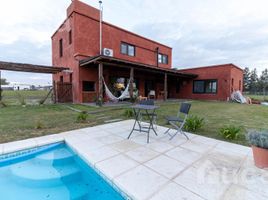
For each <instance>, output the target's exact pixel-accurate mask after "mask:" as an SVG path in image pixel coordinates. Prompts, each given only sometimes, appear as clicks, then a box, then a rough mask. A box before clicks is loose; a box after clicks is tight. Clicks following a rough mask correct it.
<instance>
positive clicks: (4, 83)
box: [0, 78, 9, 85]
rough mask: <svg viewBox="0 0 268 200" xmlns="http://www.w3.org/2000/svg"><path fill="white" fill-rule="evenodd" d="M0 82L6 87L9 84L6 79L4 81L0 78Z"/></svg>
mask: <svg viewBox="0 0 268 200" xmlns="http://www.w3.org/2000/svg"><path fill="white" fill-rule="evenodd" d="M0 81H1V85H8V84H9V82H7V79H5V78H1V79H0Z"/></svg>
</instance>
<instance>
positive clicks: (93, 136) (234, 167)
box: [0, 120, 268, 200]
mask: <svg viewBox="0 0 268 200" xmlns="http://www.w3.org/2000/svg"><path fill="white" fill-rule="evenodd" d="M133 123H134V121H133V120H126V121H121V122H115V123H110V124H105V125H99V126H95V127H88V128H83V129H79V130H72V131H68V132H64V133H60V134H54V135H49V136H43V137H37V138H33V139H28V140H22V141H17V142H11V143H5V144H0V154H3V153H8V152H14V151H19V150H24V149H28V148H32V147H37V146H41V145H45V144H50V143H55V142H59V141H65V142H66V143H67V144H68V145H69V146H70V147H71V148H72V149H73V150H74V151H75V152H77V153H78V155H79V156H81V157H82V158H83V159H84V160H85V161H86V162H87V163H88V164H89V165H90V166H92V167H93V168H95V169H96V171H99V172H101V174H102V175H103V176H104V177H107V178H108V182H110V183H112V184H114V185H116V186H117V187H119V188H120V189H122V190H123V191H124V192H125V193H127V194H128V195H129V196H130V197H131V198H133V199H137V200H140V199H141V200H149V199H150V200H158V199H163V200H164V199H165V200H166V199H167V200H168V199H176V200H185V199H186V200H188V199H189V200H202V199H203V200H204V199H205V200H229V199H230V200H232V199H238V200H244V199H246V200H247V199H249V200H251V199H258V200H263V199H268V190H267V188H268V169H258V168H256V167H255V166H254V162H253V157H252V153H251V148H249V147H244V146H241V145H236V144H231V143H228V142H223V141H219V140H215V139H210V138H206V137H203V136H199V135H194V134H191V133H187V135H188V136H189V137H190V140H187V139H186V138H185V137H184V136H183V135H180V134H178V135H177V136H176V137H175V138H174V139H173V140H169V136H168V135H164V134H163V133H164V131H165V130H166V128H165V127H161V126H158V127H157V132H158V135H159V136H158V137H157V136H155V135H154V133H153V132H151V133H150V143H149V144H147V134H141V133H138V132H137V133H133V135H132V136H131V138H130V139H129V140H128V139H126V138H127V136H128V135H129V133H130V131H131V129H132V126H133Z"/></svg>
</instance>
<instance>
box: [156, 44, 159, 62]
mask: <svg viewBox="0 0 268 200" xmlns="http://www.w3.org/2000/svg"><path fill="white" fill-rule="evenodd" d="M158 55H159V47H156V66H157V67H159V62H158Z"/></svg>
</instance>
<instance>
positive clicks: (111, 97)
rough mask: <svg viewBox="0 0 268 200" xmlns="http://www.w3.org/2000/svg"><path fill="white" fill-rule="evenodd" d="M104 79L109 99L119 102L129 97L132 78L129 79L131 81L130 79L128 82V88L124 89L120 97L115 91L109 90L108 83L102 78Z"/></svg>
mask: <svg viewBox="0 0 268 200" xmlns="http://www.w3.org/2000/svg"><path fill="white" fill-rule="evenodd" d="M102 80H103V83H104V87H105V94H106V95H107V97H108V98H109V99H111V100H112V101H115V102H117V101H119V100H123V99H125V98H127V97H129V92H128V90H129V85H130V79H129V81H128V84H127V87H126V89H125V90H124V91H123V93H122V94H121V95H120V96H119V97H116V96H114V95H113V93H112V92H111V91H110V90H109V88H108V86H107V85H106V83H105V81H104V78H102Z"/></svg>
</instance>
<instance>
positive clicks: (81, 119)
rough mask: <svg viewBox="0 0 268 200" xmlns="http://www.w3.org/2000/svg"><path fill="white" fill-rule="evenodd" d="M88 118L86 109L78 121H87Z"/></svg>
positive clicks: (78, 117) (80, 114)
mask: <svg viewBox="0 0 268 200" xmlns="http://www.w3.org/2000/svg"><path fill="white" fill-rule="evenodd" d="M87 118H88V113H87V112H86V111H82V112H80V113H79V115H78V116H77V118H76V121H77V122H78V123H85V122H86V121H87Z"/></svg>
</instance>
